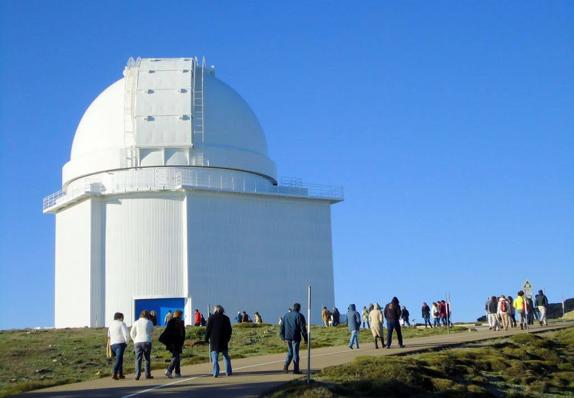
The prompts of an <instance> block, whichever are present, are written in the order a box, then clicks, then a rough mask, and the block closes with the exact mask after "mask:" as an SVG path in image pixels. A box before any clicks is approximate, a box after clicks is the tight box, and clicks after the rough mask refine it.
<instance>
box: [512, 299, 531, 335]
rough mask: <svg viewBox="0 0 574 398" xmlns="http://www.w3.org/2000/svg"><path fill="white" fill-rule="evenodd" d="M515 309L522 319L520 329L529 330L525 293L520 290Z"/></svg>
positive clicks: (515, 300)
mask: <svg viewBox="0 0 574 398" xmlns="http://www.w3.org/2000/svg"><path fill="white" fill-rule="evenodd" d="M514 309H515V310H516V313H517V314H518V316H519V317H520V329H528V320H527V319H526V300H525V299H524V292H523V291H522V290H520V291H519V292H518V295H517V296H516V298H515V299H514Z"/></svg>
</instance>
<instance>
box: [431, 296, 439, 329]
mask: <svg viewBox="0 0 574 398" xmlns="http://www.w3.org/2000/svg"><path fill="white" fill-rule="evenodd" d="M431 313H432V319H433V326H434V327H435V328H437V327H439V326H440V313H439V309H438V304H437V302H436V301H435V302H433V303H432V308H431Z"/></svg>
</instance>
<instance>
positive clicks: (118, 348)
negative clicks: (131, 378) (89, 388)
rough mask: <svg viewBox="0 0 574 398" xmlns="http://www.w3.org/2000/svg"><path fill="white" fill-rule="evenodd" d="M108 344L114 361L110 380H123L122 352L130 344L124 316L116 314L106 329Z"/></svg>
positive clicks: (119, 313)
mask: <svg viewBox="0 0 574 398" xmlns="http://www.w3.org/2000/svg"><path fill="white" fill-rule="evenodd" d="M108 342H109V343H110V347H111V349H112V351H113V352H114V355H115V357H116V361H115V363H114V367H113V369H112V379H114V380H119V379H125V376H124V351H125V350H126V347H127V346H128V343H129V342H130V334H129V333H128V327H127V326H126V324H125V323H124V314H122V313H121V312H116V313H115V314H114V320H113V321H112V323H111V324H110V327H109V328H108Z"/></svg>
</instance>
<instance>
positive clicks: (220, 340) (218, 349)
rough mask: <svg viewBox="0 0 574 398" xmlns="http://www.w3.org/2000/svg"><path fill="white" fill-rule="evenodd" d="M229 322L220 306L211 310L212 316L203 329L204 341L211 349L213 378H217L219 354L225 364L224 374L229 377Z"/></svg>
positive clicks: (231, 371) (230, 331)
mask: <svg viewBox="0 0 574 398" xmlns="http://www.w3.org/2000/svg"><path fill="white" fill-rule="evenodd" d="M231 334H232V329H231V321H230V320H229V317H228V316H227V315H225V310H224V309H223V307H222V306H221V305H216V306H215V307H214V308H213V314H211V315H210V316H209V318H208V319H207V327H206V328H205V341H206V342H209V345H210V348H211V363H212V370H211V371H212V375H213V377H219V353H221V354H222V355H223V361H224V362H225V374H226V375H227V376H231V374H232V373H233V370H232V369H231V358H229V340H231Z"/></svg>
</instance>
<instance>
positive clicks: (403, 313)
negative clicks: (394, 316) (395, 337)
mask: <svg viewBox="0 0 574 398" xmlns="http://www.w3.org/2000/svg"><path fill="white" fill-rule="evenodd" d="M409 316H410V313H409V310H407V307H405V306H404V305H403V308H402V309H401V319H402V320H403V325H405V327H406V326H408V327H411V323H410V322H409Z"/></svg>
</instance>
